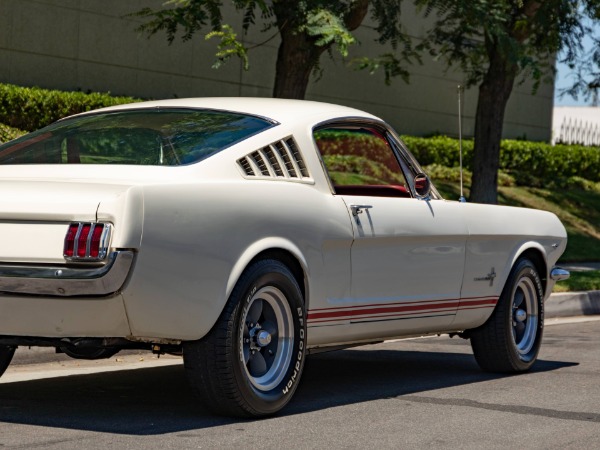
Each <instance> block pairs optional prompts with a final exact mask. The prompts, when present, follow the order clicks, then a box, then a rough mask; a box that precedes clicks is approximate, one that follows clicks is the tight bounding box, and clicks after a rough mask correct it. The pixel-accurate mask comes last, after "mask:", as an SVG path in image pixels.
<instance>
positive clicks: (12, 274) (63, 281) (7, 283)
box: [0, 250, 135, 297]
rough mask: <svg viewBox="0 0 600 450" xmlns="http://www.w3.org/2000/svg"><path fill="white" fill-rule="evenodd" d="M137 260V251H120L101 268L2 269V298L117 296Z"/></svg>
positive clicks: (0, 267)
mask: <svg viewBox="0 0 600 450" xmlns="http://www.w3.org/2000/svg"><path fill="white" fill-rule="evenodd" d="M134 260H135V253H134V252H133V251H131V250H117V251H114V252H112V253H110V255H109V256H108V261H107V263H106V264H105V265H103V266H101V267H98V266H94V267H89V266H86V267H81V268H79V267H68V266H58V265H57V266H29V265H0V295H2V294H21V295H23V294H24V295H44V296H56V297H75V296H109V295H114V294H117V293H118V292H120V291H121V290H122V288H123V286H124V285H125V282H126V281H127V278H128V276H129V273H130V271H131V268H132V267H133V263H134Z"/></svg>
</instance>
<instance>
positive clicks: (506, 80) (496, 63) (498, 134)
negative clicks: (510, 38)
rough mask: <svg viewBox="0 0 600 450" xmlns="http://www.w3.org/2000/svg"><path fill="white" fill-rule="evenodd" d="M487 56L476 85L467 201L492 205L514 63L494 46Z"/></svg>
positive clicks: (512, 81) (496, 197)
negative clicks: (472, 155)
mask: <svg viewBox="0 0 600 450" xmlns="http://www.w3.org/2000/svg"><path fill="white" fill-rule="evenodd" d="M490 56H491V57H490V65H489V68H488V71H487V73H486V75H485V77H484V80H483V82H482V83H481V85H480V86H479V99H478V101H477V112H476V115H475V147H474V158H473V178H472V182H471V195H470V198H469V200H470V201H472V202H476V203H493V204H495V203H498V169H499V166H500V140H501V139H502V127H503V124H504V112H505V110H506V103H507V102H508V99H509V98H510V94H511V93H512V89H513V85H514V82H515V77H516V74H517V66H516V65H515V64H514V63H509V62H508V61H507V59H506V57H504V56H503V55H501V54H500V53H499V52H498V51H497V49H493V50H492V53H491V55H490Z"/></svg>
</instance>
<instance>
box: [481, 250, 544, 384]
mask: <svg viewBox="0 0 600 450" xmlns="http://www.w3.org/2000/svg"><path fill="white" fill-rule="evenodd" d="M543 298H544V295H543V289H542V282H541V280H540V277H539V275H538V272H537V269H536V267H535V265H534V264H533V263H532V262H531V261H530V260H529V259H526V258H522V259H519V260H517V262H516V264H515V265H514V267H513V269H512V270H511V272H510V275H509V277H508V280H507V282H506V285H505V286H504V289H503V290H502V294H501V295H500V299H499V300H498V304H497V305H496V309H495V310H494V312H493V313H492V316H491V317H490V318H489V319H488V321H487V322H486V323H485V324H483V325H482V326H481V327H479V328H476V329H474V330H472V331H471V332H470V337H471V347H472V348H473V353H474V354H475V359H476V360H477V363H478V364H479V366H480V367H481V368H482V369H483V370H486V371H488V372H501V373H517V372H525V371H527V370H529V369H530V368H531V366H532V365H533V363H534V362H535V360H536V359H537V355H538V352H539V350H540V345H541V343H542V334H543V330H544V302H543Z"/></svg>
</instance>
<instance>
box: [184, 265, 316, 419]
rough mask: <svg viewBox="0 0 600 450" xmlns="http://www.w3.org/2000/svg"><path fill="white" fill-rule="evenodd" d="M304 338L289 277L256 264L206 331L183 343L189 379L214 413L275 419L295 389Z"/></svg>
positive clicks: (282, 269) (300, 306)
mask: <svg viewBox="0 0 600 450" xmlns="http://www.w3.org/2000/svg"><path fill="white" fill-rule="evenodd" d="M305 336H306V326H305V308H304V302H303V298H302V292H301V290H300V287H299V286H298V283H297V282H296V280H295V278H294V276H293V275H292V273H291V272H290V270H289V269H288V268H287V267H286V266H285V265H284V264H282V263H281V262H279V261H276V260H263V261H258V262H256V263H254V264H253V265H251V266H250V267H249V268H248V269H247V270H246V271H245V272H244V274H243V275H242V276H241V277H240V280H239V281H238V283H237V284H236V286H235V288H234V290H233V292H232V294H231V296H230V298H229V301H228V303H227V305H226V307H225V310H224V311H223V313H222V314H221V317H220V318H219V320H218V321H217V323H216V324H215V326H214V327H213V329H212V330H211V332H210V333H209V334H208V335H207V336H206V337H204V338H203V339H201V340H199V341H193V342H186V343H184V346H183V358H184V364H185V368H186V373H187V375H188V380H189V382H190V384H191V386H192V388H193V389H194V390H195V391H196V393H197V394H198V396H199V397H200V399H201V400H202V401H203V403H204V404H205V406H206V407H207V408H209V409H211V410H212V411H213V412H215V413H217V414H223V415H233V416H239V417H260V416H266V415H270V414H274V413H276V412H277V411H279V410H280V409H281V408H283V407H284V406H285V405H286V404H287V403H288V402H289V401H290V399H291V397H292V395H293V393H294V391H295V390H296V388H297V386H298V382H299V380H300V376H301V373H302V369H303V366H304V352H305V348H306V344H305Z"/></svg>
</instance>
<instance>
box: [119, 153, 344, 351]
mask: <svg viewBox="0 0 600 450" xmlns="http://www.w3.org/2000/svg"><path fill="white" fill-rule="evenodd" d="M218 159H221V160H222V161H221V162H218V161H216V160H217V158H215V161H212V162H211V164H207V165H206V166H204V168H203V171H207V173H208V172H211V171H212V169H214V170H219V167H221V171H223V169H222V167H223V166H222V164H229V165H230V168H231V170H230V171H229V172H228V173H227V176H225V177H224V179H222V180H218V179H216V178H217V177H214V178H213V179H210V178H211V177H210V176H208V177H201V178H209V179H208V180H206V181H204V180H203V181H198V182H195V181H190V180H189V179H188V180H186V181H182V182H180V183H174V184H169V185H159V186H158V185H157V186H146V187H145V188H144V193H143V197H144V229H143V236H142V243H141V246H140V251H139V254H138V257H137V261H136V267H135V270H134V272H133V275H132V278H131V280H130V282H129V285H128V287H127V289H126V290H125V291H124V293H123V296H124V300H125V307H126V310H127V315H128V318H129V323H130V326H131V331H132V335H133V336H135V337H137V338H168V339H181V340H190V339H198V338H200V337H202V336H204V335H205V334H206V333H208V331H209V330H210V329H211V328H212V326H213V325H214V323H215V321H216V320H217V318H218V316H219V315H220V314H221V312H222V310H223V308H224V306H225V303H226V301H227V299H228V296H229V294H230V292H231V290H232V289H233V286H234V285H235V282H236V281H237V279H238V278H239V275H241V273H242V272H243V269H244V268H245V267H246V265H247V264H248V263H249V262H250V261H251V260H252V258H254V256H256V255H257V254H259V253H260V252H262V251H264V250H267V249H273V248H277V249H283V250H286V251H288V252H289V253H291V254H292V255H294V256H295V257H296V258H297V259H298V261H299V263H300V264H301V265H302V266H303V269H304V271H305V273H306V277H307V302H311V301H312V299H317V300H316V301H318V299H324V298H328V297H332V296H344V295H348V289H349V287H350V280H349V274H350V269H349V264H350V253H349V252H350V246H351V242H352V228H351V223H350V218H349V214H348V211H347V209H346V207H345V206H344V204H343V202H342V201H341V199H339V198H335V197H334V196H332V195H331V193H330V192H328V191H326V193H324V192H323V190H322V189H319V187H318V186H317V185H316V184H315V183H313V182H307V183H299V182H289V181H278V180H249V179H244V178H243V177H242V176H241V174H240V172H239V170H238V168H237V165H236V163H235V161H236V159H235V154H234V157H233V158H231V157H230V156H223V157H222V158H218ZM223 161H225V162H223ZM211 165H213V166H214V167H213V168H212V169H211V168H210V166H211ZM227 170H229V169H226V170H225V171H227ZM309 170H311V171H312V170H314V167H312V165H311V166H310V167H309Z"/></svg>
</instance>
